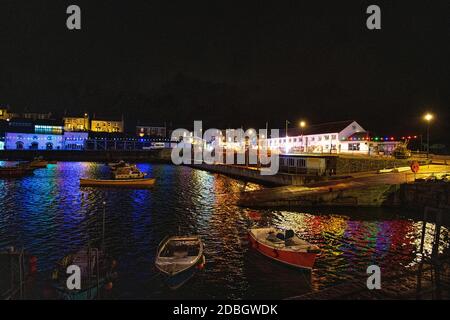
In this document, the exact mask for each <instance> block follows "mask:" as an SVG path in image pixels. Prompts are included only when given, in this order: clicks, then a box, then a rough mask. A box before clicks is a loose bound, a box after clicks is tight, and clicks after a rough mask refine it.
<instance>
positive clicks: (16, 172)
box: [0, 167, 34, 178]
mask: <svg viewBox="0 0 450 320" xmlns="http://www.w3.org/2000/svg"><path fill="white" fill-rule="evenodd" d="M33 170H34V169H31V168H16V167H12V168H0V178H17V177H24V176H28V175H31V174H33Z"/></svg>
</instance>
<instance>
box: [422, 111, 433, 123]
mask: <svg viewBox="0 0 450 320" xmlns="http://www.w3.org/2000/svg"><path fill="white" fill-rule="evenodd" d="M423 118H424V119H425V120H426V121H428V122H430V121H431V120H433V115H432V114H431V113H427V114H426V115H424V117H423Z"/></svg>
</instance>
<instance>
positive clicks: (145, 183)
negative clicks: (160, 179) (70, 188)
mask: <svg viewBox="0 0 450 320" xmlns="http://www.w3.org/2000/svg"><path fill="white" fill-rule="evenodd" d="M155 181H156V180H155V178H145V179H121V180H105V179H80V187H121V188H122V187H133V188H149V187H151V186H153V185H154V184H155Z"/></svg>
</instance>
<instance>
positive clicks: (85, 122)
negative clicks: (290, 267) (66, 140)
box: [63, 113, 89, 131]
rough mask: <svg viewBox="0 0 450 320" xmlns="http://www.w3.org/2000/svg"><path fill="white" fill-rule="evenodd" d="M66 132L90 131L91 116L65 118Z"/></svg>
mask: <svg viewBox="0 0 450 320" xmlns="http://www.w3.org/2000/svg"><path fill="white" fill-rule="evenodd" d="M63 122H64V131H89V115H88V114H87V113H85V114H84V117H64V118H63Z"/></svg>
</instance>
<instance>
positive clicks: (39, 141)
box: [5, 132, 62, 150]
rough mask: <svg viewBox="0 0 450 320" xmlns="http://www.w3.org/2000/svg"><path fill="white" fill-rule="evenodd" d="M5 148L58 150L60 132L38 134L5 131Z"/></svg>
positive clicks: (60, 139)
mask: <svg viewBox="0 0 450 320" xmlns="http://www.w3.org/2000/svg"><path fill="white" fill-rule="evenodd" d="M5 149H7V150H60V149H62V135H61V134H40V133H20V132H6V134H5Z"/></svg>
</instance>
